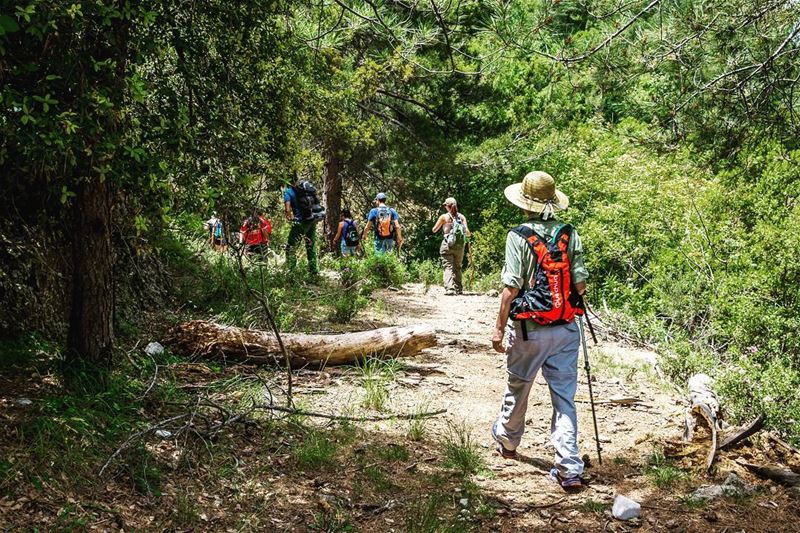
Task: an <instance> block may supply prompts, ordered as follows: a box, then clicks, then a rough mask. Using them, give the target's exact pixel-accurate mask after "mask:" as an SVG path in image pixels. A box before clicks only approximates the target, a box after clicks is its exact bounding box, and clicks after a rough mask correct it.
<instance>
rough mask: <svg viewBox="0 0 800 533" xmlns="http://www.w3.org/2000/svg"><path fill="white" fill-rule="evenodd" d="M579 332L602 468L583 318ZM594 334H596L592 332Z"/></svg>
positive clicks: (580, 319) (580, 321)
mask: <svg viewBox="0 0 800 533" xmlns="http://www.w3.org/2000/svg"><path fill="white" fill-rule="evenodd" d="M578 330H579V331H580V335H581V342H582V343H583V369H584V370H585V371H586V381H587V382H588V383H589V403H590V404H591V405H592V422H593V423H594V441H595V443H596V444H597V461H598V463H600V465H601V466H602V464H603V456H602V455H601V454H600V451H601V450H602V448H601V447H600V433H599V432H598V431H597V413H596V412H595V409H594V394H593V392H592V369H591V367H590V366H589V350H588V347H587V345H586V332H585V331H584V330H583V317H582V316H579V317H578ZM592 334H594V332H592Z"/></svg>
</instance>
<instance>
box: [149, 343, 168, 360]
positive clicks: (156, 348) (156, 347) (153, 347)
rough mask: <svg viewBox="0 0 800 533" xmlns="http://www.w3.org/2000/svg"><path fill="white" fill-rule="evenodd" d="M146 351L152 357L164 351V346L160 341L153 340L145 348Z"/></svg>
mask: <svg viewBox="0 0 800 533" xmlns="http://www.w3.org/2000/svg"><path fill="white" fill-rule="evenodd" d="M144 353H146V354H147V355H149V356H150V357H155V356H157V355H161V354H163V353H164V347H163V346H162V345H161V343H160V342H151V343H150V344H148V345H147V346H145V348H144Z"/></svg>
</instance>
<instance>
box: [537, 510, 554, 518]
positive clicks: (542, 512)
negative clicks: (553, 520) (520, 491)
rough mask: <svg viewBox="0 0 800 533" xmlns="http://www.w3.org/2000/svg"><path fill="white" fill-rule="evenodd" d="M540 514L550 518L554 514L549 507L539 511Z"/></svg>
mask: <svg viewBox="0 0 800 533" xmlns="http://www.w3.org/2000/svg"><path fill="white" fill-rule="evenodd" d="M539 516H541V517H542V518H550V517H551V516H552V515H551V514H550V511H548V510H547V509H542V510H541V511H539Z"/></svg>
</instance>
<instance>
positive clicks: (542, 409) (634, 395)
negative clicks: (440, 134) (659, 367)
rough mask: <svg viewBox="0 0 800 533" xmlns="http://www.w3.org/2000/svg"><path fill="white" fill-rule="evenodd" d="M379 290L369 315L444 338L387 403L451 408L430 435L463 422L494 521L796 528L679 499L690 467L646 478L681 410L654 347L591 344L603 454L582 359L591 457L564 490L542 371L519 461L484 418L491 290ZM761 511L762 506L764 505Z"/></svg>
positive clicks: (346, 392)
mask: <svg viewBox="0 0 800 533" xmlns="http://www.w3.org/2000/svg"><path fill="white" fill-rule="evenodd" d="M377 298H379V299H380V300H382V302H383V305H378V306H377V309H379V310H380V311H379V312H375V313H373V316H371V317H370V318H371V319H372V320H374V321H375V322H386V323H392V324H396V325H408V324H414V323H427V324H430V325H432V326H433V327H434V328H435V329H436V331H437V333H438V335H439V339H440V346H439V347H437V348H433V349H430V350H426V351H425V353H423V354H422V355H421V356H420V357H419V358H418V360H419V361H422V362H425V363H433V364H435V365H436V366H437V368H438V370H439V371H438V372H435V373H424V374H416V373H413V372H411V373H407V374H406V376H405V377H404V378H403V379H399V380H396V381H395V382H394V383H393V384H392V385H391V389H390V402H389V406H388V409H389V410H391V411H394V412H409V411H414V410H415V409H419V408H420V406H424V407H427V408H429V409H431V410H433V409H441V408H445V409H447V410H448V415H447V418H446V419H437V420H436V421H434V422H432V423H431V425H430V427H429V431H430V436H431V437H432V438H434V439H435V438H437V436H441V435H444V434H445V433H446V432H447V431H448V427H449V425H452V424H457V425H463V426H465V427H466V428H467V429H468V431H469V433H470V435H471V437H472V439H473V442H475V443H476V444H478V446H479V449H480V450H481V453H482V455H483V458H484V460H485V462H486V464H487V466H488V469H487V471H486V472H484V474H482V475H478V476H477V478H476V482H477V483H478V485H479V486H480V487H481V489H482V490H483V492H484V494H486V495H489V496H490V497H491V498H493V499H495V500H496V501H497V502H500V503H501V504H502V505H503V507H504V508H503V509H501V510H500V517H499V520H498V522H497V523H495V525H494V528H495V529H499V530H504V531H506V530H507V531H515V530H520V529H528V528H530V529H532V530H539V529H544V528H549V529H559V530H573V531H613V530H617V531H621V530H626V529H631V530H632V528H634V527H638V528H640V529H639V530H640V531H648V530H651V531H661V530H674V531H700V530H702V531H727V530H730V531H734V529H731V528H732V527H737V525H738V526H742V525H744V526H747V524H748V523H752V521H754V520H755V523H761V524H764V523H769V524H772V525H771V526H770V530H787V531H789V530H791V527H794V526H789V525H788V524H787V526H786V527H788V528H789V529H785V528H784V527H783V526H781V527H776V526H775V525H774V524H775V522H774V521H773V519H772V518H769V517H768V516H767V515H765V516H763V517H760V518H759V517H757V516H756V515H758V512H756V513H753V514H750V515H748V516H747V518H742V517H741V516H740V515H741V513H740V512H739V511H738V510H737V511H735V512H727V514H726V513H723V512H719V513H718V512H713V511H711V512H710V513H711V514H709V511H708V510H703V509H697V510H692V509H685V508H684V507H682V503H681V502H682V501H684V500H685V494H686V492H685V491H686V490H690V488H691V487H688V486H686V485H687V480H688V478H689V476H685V477H683V478H681V480H680V481H681V482H680V483H679V485H680V488H679V489H678V488H675V487H671V490H664V489H663V488H662V489H660V488H658V487H657V486H656V485H655V484H654V483H653V482H651V481H650V477H649V476H647V475H646V471H647V468H648V462H649V461H650V460H651V458H652V457H653V454H654V453H656V454H658V450H659V449H660V447H661V446H662V445H663V443H664V442H669V441H674V440H678V439H679V438H680V436H681V432H682V421H683V410H684V402H683V399H682V398H680V397H679V395H678V394H677V392H676V391H675V390H674V389H671V388H670V387H669V386H667V385H666V384H665V383H663V382H662V381H660V380H659V378H658V377H657V375H656V374H655V372H654V371H653V366H652V365H653V363H654V362H655V361H656V357H655V354H654V353H652V352H647V351H642V350H636V349H632V348H630V347H626V346H623V345H620V344H616V343H612V342H601V343H600V344H599V345H598V346H593V345H591V344H590V348H589V351H590V357H591V360H592V365H593V372H594V375H595V377H594V380H593V385H594V394H595V400H596V403H597V419H598V426H599V431H600V439H601V443H602V447H603V460H604V463H603V465H602V466H600V465H598V464H597V460H596V451H595V442H594V435H593V430H592V425H591V423H592V422H591V409H590V405H589V402H588V388H587V383H586V376H585V373H584V372H583V370H582V359H581V363H580V365H579V366H580V367H581V369H580V370H579V386H578V394H577V399H578V402H579V428H580V436H579V442H580V447H581V452H582V453H583V454H585V456H588V457H589V459H590V461H591V466H590V467H589V468H588V469H587V474H588V476H589V477H590V479H591V480H592V482H591V484H590V486H589V488H587V489H585V490H583V491H582V492H579V493H577V494H565V493H564V492H563V491H562V490H561V489H560V488H559V487H558V486H556V485H555V484H554V483H553V482H552V481H550V480H549V478H548V477H547V471H548V469H549V468H550V466H551V465H552V448H551V447H550V445H549V438H550V437H549V422H550V416H551V407H550V398H549V393H548V389H547V385H546V384H545V382H544V380H543V379H542V378H541V376H539V377H537V379H536V385H535V386H534V388H533V390H532V393H531V397H530V404H529V410H528V415H527V422H526V433H525V435H524V437H523V442H522V445H521V448H520V449H519V450H518V451H519V452H520V455H521V457H520V459H519V460H517V461H509V460H504V459H502V458H501V457H500V456H499V455H498V454H497V453H495V451H494V443H493V441H492V439H491V436H490V427H491V424H492V422H493V421H494V419H495V417H496V415H497V411H498V409H499V404H500V398H501V394H502V391H503V388H504V383H505V376H506V372H505V358H504V356H502V355H500V354H498V353H496V352H494V351H493V350H492V348H491V342H490V338H491V333H492V327H493V324H494V321H495V317H496V312H497V306H498V305H499V301H498V298H497V297H491V296H487V295H482V294H472V295H463V296H445V295H444V293H443V290H442V288H441V287H431V288H430V289H428V290H425V289H424V288H423V287H422V286H421V285H409V286H407V287H406V288H405V289H403V290H401V291H397V292H395V291H385V292H382V293H379V294H378V295H377ZM360 393H361V391H360V390H359V388H358V386H357V385H356V384H350V385H349V386H348V385H343V386H341V387H337V388H335V389H333V390H331V391H330V392H329V393H328V395H326V396H327V397H326V399H325V401H326V403H327V402H330V401H334V402H343V403H349V404H353V403H354V401H355V402H357V401H358V400H357V398H358V395H359V394H360ZM331 396H333V398H332V397H331ZM337 396H338V398H337ZM376 428H377V429H379V430H380V431H382V432H386V433H388V434H391V433H398V434H399V433H401V432H404V431H405V430H406V428H407V426H406V425H403V424H400V423H381V424H377V425H376ZM703 482H710V480H708V479H699V480H697V482H696V483H695V486H699V485H700V484H702V483H703ZM617 493H621V494H625V495H627V496H629V497H631V498H633V499H635V500H637V501H639V502H641V503H642V504H643V507H644V508H643V513H642V514H643V516H642V519H641V520H640V521H639V522H638V523H637V522H634V523H633V524H630V523H626V524H622V523H620V522H617V521H613V520H611V519H610V515H609V512H608V509H609V508H610V504H611V503H612V501H613V498H614V496H615V494H617ZM682 498H684V500H682ZM758 511H759V512H762V513H763V512H764V509H762V508H758ZM737 515H738V518H737ZM760 527H761V526H752V527H739V528H738V529H735V531H740V530H745V531H758V530H760V529H759V528H760ZM615 528H616V529H615ZM773 528H774V529H773Z"/></svg>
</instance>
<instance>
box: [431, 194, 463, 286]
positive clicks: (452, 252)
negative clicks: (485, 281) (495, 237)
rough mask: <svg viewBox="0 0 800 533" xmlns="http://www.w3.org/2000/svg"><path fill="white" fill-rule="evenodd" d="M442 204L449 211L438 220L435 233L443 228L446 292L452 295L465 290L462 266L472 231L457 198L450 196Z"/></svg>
mask: <svg viewBox="0 0 800 533" xmlns="http://www.w3.org/2000/svg"><path fill="white" fill-rule="evenodd" d="M442 206H444V208H445V209H446V210H447V213H445V214H443V215H442V216H440V217H439V218H438V220H436V224H434V226H433V233H436V232H437V231H439V230H440V229H441V230H442V236H443V239H442V244H441V245H440V246H439V255H440V256H441V258H442V266H443V267H444V293H445V295H448V296H450V295H454V294H461V293H462V292H463V287H462V285H461V266H462V263H463V262H464V247H465V246H466V243H467V237H469V236H470V232H469V228H468V227H467V218H466V217H465V216H464V215H462V214H461V213H459V212H458V203H457V202H456V199H455V198H452V197H451V198H448V199H447V200H445V201H444V203H443V204H442Z"/></svg>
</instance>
